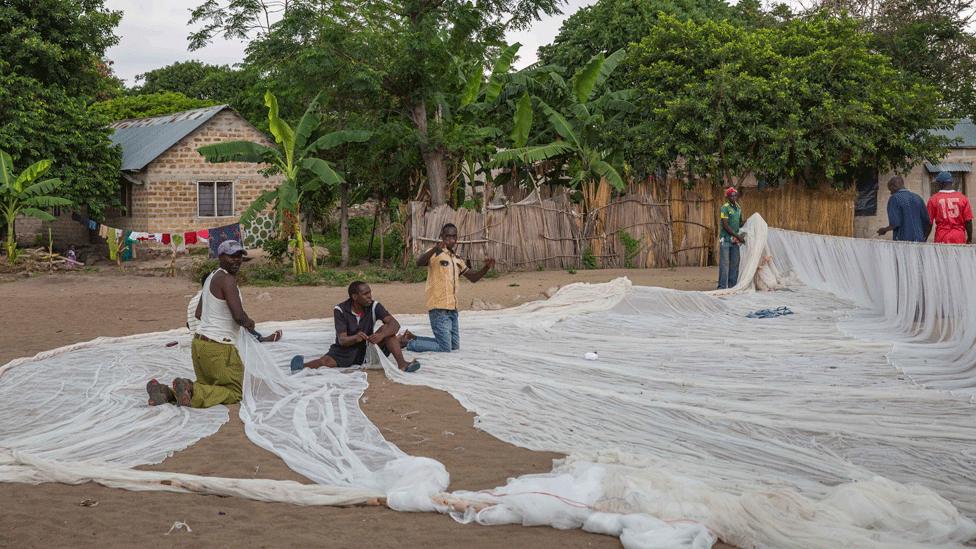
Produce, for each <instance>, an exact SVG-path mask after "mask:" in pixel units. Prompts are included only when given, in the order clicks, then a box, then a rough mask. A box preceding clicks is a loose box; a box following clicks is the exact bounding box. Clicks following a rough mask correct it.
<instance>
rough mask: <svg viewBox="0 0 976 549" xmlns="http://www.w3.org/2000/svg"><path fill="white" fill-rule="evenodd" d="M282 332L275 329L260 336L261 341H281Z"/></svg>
mask: <svg viewBox="0 0 976 549" xmlns="http://www.w3.org/2000/svg"><path fill="white" fill-rule="evenodd" d="M283 334H284V332H282V331H281V330H275V332H274V333H273V334H271V335H266V336H264V337H262V338H261V343H274V342H275V341H281V336H282V335H283Z"/></svg>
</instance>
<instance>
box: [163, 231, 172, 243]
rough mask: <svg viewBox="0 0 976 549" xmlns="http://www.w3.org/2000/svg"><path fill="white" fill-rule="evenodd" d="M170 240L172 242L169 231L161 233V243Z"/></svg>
mask: <svg viewBox="0 0 976 549" xmlns="http://www.w3.org/2000/svg"><path fill="white" fill-rule="evenodd" d="M170 242H172V237H171V236H170V234H169V233H163V239H162V243H163V244H169V243H170Z"/></svg>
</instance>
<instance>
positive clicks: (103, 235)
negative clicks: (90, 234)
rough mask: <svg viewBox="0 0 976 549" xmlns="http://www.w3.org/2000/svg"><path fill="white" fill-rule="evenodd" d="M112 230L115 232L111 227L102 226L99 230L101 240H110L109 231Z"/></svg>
mask: <svg viewBox="0 0 976 549" xmlns="http://www.w3.org/2000/svg"><path fill="white" fill-rule="evenodd" d="M110 229H111V230H113V231H114V230H115V229H112V228H111V227H109V226H108V225H102V226H101V227H99V228H98V236H100V237H101V238H108V231H109V230H110Z"/></svg>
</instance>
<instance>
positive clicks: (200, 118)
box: [109, 105, 228, 171]
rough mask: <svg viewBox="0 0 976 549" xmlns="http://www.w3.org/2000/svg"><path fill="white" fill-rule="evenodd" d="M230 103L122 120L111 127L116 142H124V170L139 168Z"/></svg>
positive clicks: (120, 143) (122, 144) (118, 143)
mask: <svg viewBox="0 0 976 549" xmlns="http://www.w3.org/2000/svg"><path fill="white" fill-rule="evenodd" d="M226 108H228V106H227V105H217V106H215V107H206V108H203V109H193V110H191V111H184V112H178V113H175V114H167V115H165V116H157V117H154V118H135V119H131V120H120V121H118V122H115V123H113V124H111V125H110V126H109V127H110V128H112V129H114V130H115V132H113V133H112V136H111V140H112V143H114V144H116V145H121V146H122V170H123V171H135V170H141V169H143V168H145V167H146V166H147V165H148V164H149V163H150V162H152V161H153V160H155V159H156V158H158V157H159V155H161V154H163V153H164V152H166V151H167V150H168V149H169V148H170V147H172V146H173V145H175V144H176V143H177V142H179V140H180V139H183V138H184V137H186V136H187V135H189V134H190V132H192V131H193V130H195V129H197V128H199V127H200V126H201V125H203V124H204V123H205V122H206V121H207V120H210V119H211V118H213V117H214V115H216V114H217V113H219V112H220V111H222V110H224V109H226Z"/></svg>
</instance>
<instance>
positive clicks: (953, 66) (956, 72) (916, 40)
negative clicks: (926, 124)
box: [812, 0, 976, 117]
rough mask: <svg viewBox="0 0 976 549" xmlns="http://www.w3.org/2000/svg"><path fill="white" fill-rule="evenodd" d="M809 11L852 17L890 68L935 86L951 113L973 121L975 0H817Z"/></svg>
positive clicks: (975, 93)
mask: <svg viewBox="0 0 976 549" xmlns="http://www.w3.org/2000/svg"><path fill="white" fill-rule="evenodd" d="M812 9H813V10H814V11H817V10H825V11H829V12H831V13H849V14H851V15H852V16H854V17H856V18H857V19H858V20H859V21H861V23H862V25H863V27H864V28H865V29H866V30H868V31H870V32H871V33H872V36H873V38H872V41H871V44H872V46H873V47H874V48H875V49H877V51H878V52H880V53H883V54H885V55H887V56H888V57H889V58H891V61H892V65H893V66H895V67H897V68H899V69H902V70H906V71H909V72H911V73H913V74H916V75H918V76H919V77H920V78H922V79H924V80H926V81H928V82H929V83H930V84H932V85H934V86H936V87H937V88H938V89H939V90H940V91H941V92H942V99H943V101H944V102H945V104H946V105H948V107H949V108H950V109H951V111H952V112H953V114H954V115H956V116H969V117H976V34H974V29H973V23H974V18H976V0H885V1H884V2H878V1H874V0H820V1H819V2H816V3H814V5H813V6H812Z"/></svg>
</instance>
